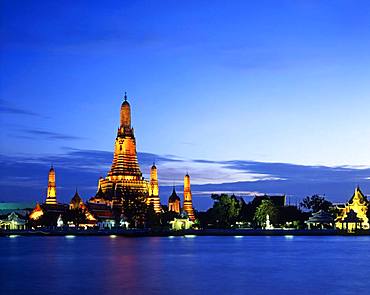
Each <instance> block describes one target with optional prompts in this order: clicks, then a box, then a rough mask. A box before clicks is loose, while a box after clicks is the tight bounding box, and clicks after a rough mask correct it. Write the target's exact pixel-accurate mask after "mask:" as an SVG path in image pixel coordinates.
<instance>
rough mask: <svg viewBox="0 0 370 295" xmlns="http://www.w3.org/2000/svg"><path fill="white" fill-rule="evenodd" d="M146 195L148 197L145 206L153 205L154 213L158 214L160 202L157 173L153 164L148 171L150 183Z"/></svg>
mask: <svg viewBox="0 0 370 295" xmlns="http://www.w3.org/2000/svg"><path fill="white" fill-rule="evenodd" d="M148 193H149V196H148V198H147V205H153V208H154V211H155V213H160V212H161V202H160V199H159V187H158V172H157V167H156V166H155V164H153V166H152V168H151V169H150V182H149V189H148Z"/></svg>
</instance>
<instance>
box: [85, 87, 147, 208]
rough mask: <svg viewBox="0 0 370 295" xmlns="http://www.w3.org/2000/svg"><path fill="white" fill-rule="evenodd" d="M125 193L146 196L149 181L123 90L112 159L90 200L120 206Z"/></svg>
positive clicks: (144, 197) (134, 196) (137, 196)
mask: <svg viewBox="0 0 370 295" xmlns="http://www.w3.org/2000/svg"><path fill="white" fill-rule="evenodd" d="M125 197H130V198H131V197H133V198H143V199H145V200H146V198H147V197H148V182H147V181H145V180H144V178H143V176H142V173H141V170H140V167H139V163H138V160H137V153H136V140H135V135H134V128H132V127H131V107H130V104H129V103H128V101H127V95H126V93H125V96H124V101H123V103H122V105H121V110H120V126H119V128H118V131H117V137H116V141H115V144H114V156H113V163H112V167H111V169H110V171H109V172H108V175H107V177H105V178H101V179H100V180H99V187H98V192H97V194H96V196H95V197H93V198H92V199H90V202H96V203H101V202H105V203H107V204H110V205H112V206H120V204H122V201H123V200H124V198H125Z"/></svg>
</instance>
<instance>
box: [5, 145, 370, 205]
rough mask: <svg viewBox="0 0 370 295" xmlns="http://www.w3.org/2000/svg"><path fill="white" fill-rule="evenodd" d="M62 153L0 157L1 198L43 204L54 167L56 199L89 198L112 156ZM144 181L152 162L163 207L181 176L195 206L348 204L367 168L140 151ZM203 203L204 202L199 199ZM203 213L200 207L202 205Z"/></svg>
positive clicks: (368, 180) (367, 182) (364, 181)
mask: <svg viewBox="0 0 370 295" xmlns="http://www.w3.org/2000/svg"><path fill="white" fill-rule="evenodd" d="M64 150H65V153H64V154H58V155H44V156H35V155H28V156H17V157H15V156H14V157H9V156H5V155H0V167H2V169H0V179H1V186H0V200H23V201H30V200H32V201H34V200H38V201H40V200H41V201H42V200H43V198H44V195H45V188H46V184H47V172H48V170H49V167H50V164H51V163H52V164H53V165H54V167H55V169H56V172H57V185H58V197H59V198H60V200H61V201H69V200H70V198H71V197H72V195H73V192H74V190H75V188H76V187H79V190H80V193H81V195H82V196H83V197H84V198H85V199H88V198H89V197H91V196H93V195H94V194H95V191H96V189H97V182H98V179H99V177H100V176H105V175H106V174H107V172H108V171H109V169H110V165H111V163H112V157H113V153H112V152H107V151H99V150H82V149H73V148H68V147H66V148H64ZM138 158H139V163H140V166H141V169H142V172H143V174H144V176H145V177H146V178H148V177H149V171H150V167H151V165H152V163H153V160H155V162H156V165H157V167H158V174H159V181H160V186H161V188H160V190H161V198H162V202H164V203H166V202H167V200H168V196H169V194H170V193H171V190H172V185H173V184H175V185H176V186H177V188H178V191H179V195H181V191H182V185H183V177H184V174H185V173H186V172H187V171H188V172H189V173H190V176H191V180H192V190H193V195H194V197H195V200H196V201H195V202H196V203H195V205H196V206H197V204H198V203H197V202H199V204H206V205H204V206H208V205H210V201H209V200H208V199H209V198H207V196H210V195H211V193H221V192H224V193H230V194H231V193H234V194H236V195H239V196H245V197H251V196H254V195H258V194H265V193H267V194H286V195H288V196H289V197H290V198H291V199H292V200H299V199H302V198H303V197H305V196H307V195H312V194H325V195H326V196H327V197H328V198H329V199H331V200H332V201H336V202H343V201H346V200H347V199H348V198H349V197H350V195H352V192H353V189H354V187H355V186H356V185H357V184H359V185H360V186H361V188H362V189H363V191H364V193H365V194H367V193H370V177H369V175H370V168H364V167H361V169H359V167H357V166H356V167H348V166H345V167H342V166H340V167H326V166H304V165H294V164H287V163H265V162H254V161H239V160H238V161H209V160H191V159H184V158H181V157H178V156H173V155H171V156H163V155H156V154H152V153H138ZM205 198H206V199H207V200H208V201H207V202H206V203H205V202H203V201H202V200H201V199H205ZM200 206H201V207H200V208H201V209H204V208H205V207H202V206H203V205H200Z"/></svg>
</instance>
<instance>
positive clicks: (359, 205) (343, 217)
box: [335, 186, 369, 231]
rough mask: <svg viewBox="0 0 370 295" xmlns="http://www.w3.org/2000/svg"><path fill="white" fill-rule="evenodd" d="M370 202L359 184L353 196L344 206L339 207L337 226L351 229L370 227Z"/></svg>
mask: <svg viewBox="0 0 370 295" xmlns="http://www.w3.org/2000/svg"><path fill="white" fill-rule="evenodd" d="M368 204H369V201H368V200H367V198H366V197H365V195H364V194H363V193H362V191H361V190H360V187H358V186H357V187H356V189H355V192H354V194H353V196H352V198H351V199H350V200H349V201H348V202H347V203H346V204H345V205H344V206H338V207H337V209H338V210H339V214H338V217H337V218H336V220H335V225H336V227H337V228H339V229H345V230H349V231H352V230H356V229H369V219H368V218H367V210H368Z"/></svg>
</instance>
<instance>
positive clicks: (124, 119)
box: [120, 92, 131, 130]
mask: <svg viewBox="0 0 370 295" xmlns="http://www.w3.org/2000/svg"><path fill="white" fill-rule="evenodd" d="M120 123H121V124H120V128H123V129H129V130H130V129H131V107H130V104H129V103H128V101H127V93H126V92H125V96H124V101H123V103H122V105H121V114H120Z"/></svg>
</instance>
